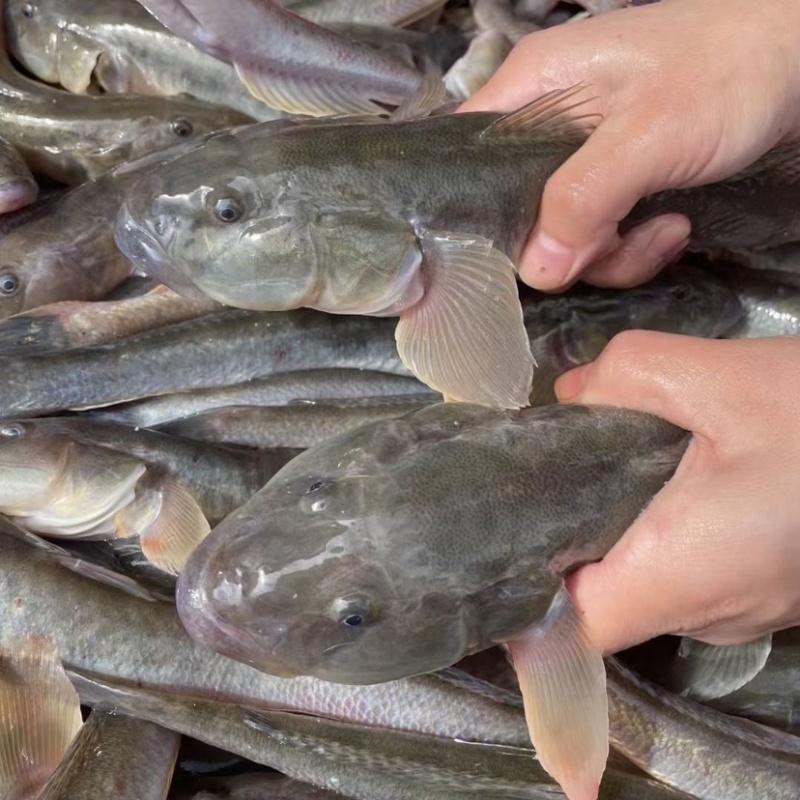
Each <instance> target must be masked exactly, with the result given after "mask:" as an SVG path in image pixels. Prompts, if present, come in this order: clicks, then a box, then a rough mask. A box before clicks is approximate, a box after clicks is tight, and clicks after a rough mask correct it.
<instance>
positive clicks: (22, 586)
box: [0, 537, 527, 749]
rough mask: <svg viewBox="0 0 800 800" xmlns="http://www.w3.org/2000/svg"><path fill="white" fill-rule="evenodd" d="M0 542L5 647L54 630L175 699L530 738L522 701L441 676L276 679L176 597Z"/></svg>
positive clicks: (60, 641)
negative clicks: (192, 627) (203, 642)
mask: <svg viewBox="0 0 800 800" xmlns="http://www.w3.org/2000/svg"><path fill="white" fill-rule="evenodd" d="M0 544H1V546H0V576H2V580H0V608H2V614H0V649H1V648H3V647H5V646H6V645H7V644H8V643H9V642H13V641H15V640H16V639H17V638H19V637H30V636H45V637H48V638H49V639H50V640H51V641H52V642H53V644H54V646H55V647H56V649H57V651H58V653H59V656H60V658H61V661H62V663H63V664H64V666H65V668H66V669H68V670H73V671H74V670H81V671H84V672H87V673H89V674H91V675H95V676H97V677H98V678H100V679H101V680H108V681H112V682H113V683H116V684H121V685H129V686H130V685H138V686H141V687H143V688H147V689H150V690H152V691H159V690H161V691H164V692H166V693H167V694H168V696H169V697H170V698H172V699H177V698H178V697H181V698H186V699H188V700H190V701H191V700H192V699H195V700H197V701H200V700H203V699H204V698H205V699H209V700H223V701H227V702H230V703H236V704H242V705H247V706H252V707H259V708H265V709H270V708H273V709H274V708H278V709H283V710H286V711H296V712H301V713H304V714H313V715H316V716H321V717H328V718H333V719H343V720H349V721H352V722H354V723H357V724H359V725H360V724H364V725H372V726H377V727H391V728H396V729H398V730H407V731H412V732H418V733H426V734H430V735H433V736H442V737H445V738H452V739H463V740H465V741H478V742H491V743H495V744H508V745H511V746H517V745H521V744H524V742H525V740H526V738H527V732H526V730H525V720H524V717H523V716H522V714H521V713H520V712H519V710H518V709H511V708H503V707H502V706H500V705H498V704H496V703H492V702H491V701H490V700H483V699H482V698H479V697H477V696H476V695H471V694H470V693H468V692H460V691H458V690H456V689H454V688H452V687H448V686H446V685H445V684H444V683H442V682H441V681H439V680H437V679H436V678H431V677H421V678H413V679H410V680H403V681H395V682H393V683H389V684H383V685H381V686H374V687H350V686H340V685H337V684H332V683H325V682H324V681H319V680H316V679H315V678H298V679H295V680H289V681H287V680H285V679H283V678H272V677H270V676H268V675H265V674H263V673H260V672H258V671H257V670H255V669H253V668H252V667H249V666H247V665H245V664H240V663H239V662H237V661H233V660H231V659H228V658H225V657H224V656H220V655H217V654H215V653H211V652H209V651H208V650H206V649H204V648H203V647H201V646H200V645H198V644H196V643H195V642H193V641H192V640H191V639H190V638H189V636H188V635H187V634H186V632H185V630H184V628H183V626H182V625H181V623H180V620H179V618H178V615H177V613H176V612H175V609H174V607H172V606H171V605H169V604H167V603H153V602H147V601H145V600H139V599H137V598H135V597H131V596H129V595H127V594H124V593H122V592H120V591H118V590H116V589H113V588H110V587H108V586H105V585H103V584H101V583H98V582H96V581H92V580H86V579H85V578H83V577H81V576H80V575H79V574H75V573H74V572H71V571H68V570H66V569H64V568H63V567H62V566H61V565H60V564H59V563H58V562H57V561H56V560H54V559H53V558H52V557H51V556H49V555H48V554H47V553H46V552H44V551H41V550H38V549H35V548H32V547H30V546H29V545H27V544H25V543H23V542H20V541H17V540H16V539H14V538H11V537H6V538H4V539H3V541H2V543H0ZM20 600H21V602H20ZM137 716H141V715H138V714H137ZM151 721H156V720H151ZM165 727H172V726H170V725H169V724H167V725H166V726H165ZM199 738H202V737H199ZM227 749H231V748H227Z"/></svg>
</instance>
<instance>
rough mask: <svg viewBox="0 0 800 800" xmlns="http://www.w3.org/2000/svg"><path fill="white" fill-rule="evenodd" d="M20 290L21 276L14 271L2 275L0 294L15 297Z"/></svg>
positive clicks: (0, 277)
mask: <svg viewBox="0 0 800 800" xmlns="http://www.w3.org/2000/svg"><path fill="white" fill-rule="evenodd" d="M18 291H19V278H18V277H17V276H16V275H15V274H14V273H13V272H4V273H3V274H2V275H0V295H5V296H6V297H13V296H14V295H15V294H16V293H17V292H18Z"/></svg>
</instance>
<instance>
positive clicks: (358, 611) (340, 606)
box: [331, 595, 370, 628]
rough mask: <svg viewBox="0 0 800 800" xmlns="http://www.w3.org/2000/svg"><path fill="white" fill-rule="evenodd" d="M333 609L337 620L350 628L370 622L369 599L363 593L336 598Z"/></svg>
mask: <svg viewBox="0 0 800 800" xmlns="http://www.w3.org/2000/svg"><path fill="white" fill-rule="evenodd" d="M331 610H332V612H333V614H332V616H334V618H335V619H336V621H337V622H338V623H339V624H340V625H345V626H346V627H348V628H358V627H360V626H361V625H364V624H365V623H366V622H369V618H370V611H369V601H368V600H367V598H366V597H362V596H361V595H352V596H350V597H340V598H338V599H337V600H334V602H333V606H332V609H331Z"/></svg>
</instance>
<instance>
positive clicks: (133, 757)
mask: <svg viewBox="0 0 800 800" xmlns="http://www.w3.org/2000/svg"><path fill="white" fill-rule="evenodd" d="M180 741H181V736H180V734H178V733H175V732H174V731H169V730H167V729H166V728H162V727H161V726H159V725H154V724H153V723H152V722H146V721H144V720H139V719H134V718H133V717H129V716H124V715H119V714H116V713H107V712H103V711H92V713H91V714H90V715H89V718H88V719H87V720H86V722H85V723H84V724H83V727H82V728H81V730H80V732H79V733H78V735H77V736H76V737H75V739H74V741H73V742H72V745H71V747H70V749H69V750H68V751H67V753H66V754H65V756H64V759H63V760H62V762H61V764H60V766H59V767H58V769H57V770H56V771H55V772H54V773H53V775H52V776H51V777H50V779H49V780H48V781H47V783H46V784H45V786H44V787H43V788H42V791H41V793H40V794H39V795H38V798H37V800H98V798H114V800H163V799H164V798H166V796H167V792H168V791H169V786H170V782H171V780H172V773H173V771H174V769H175V762H176V760H177V757H178V747H179V745H180Z"/></svg>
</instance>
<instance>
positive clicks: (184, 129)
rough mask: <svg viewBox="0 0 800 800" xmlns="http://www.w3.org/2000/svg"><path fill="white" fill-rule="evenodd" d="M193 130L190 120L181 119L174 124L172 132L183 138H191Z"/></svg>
mask: <svg viewBox="0 0 800 800" xmlns="http://www.w3.org/2000/svg"><path fill="white" fill-rule="evenodd" d="M192 130H193V129H192V123H191V122H189V120H186V119H179V120H176V121H175V122H173V123H172V132H173V133H174V134H175V135H176V136H180V137H181V138H185V137H187V136H191V135H192Z"/></svg>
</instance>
